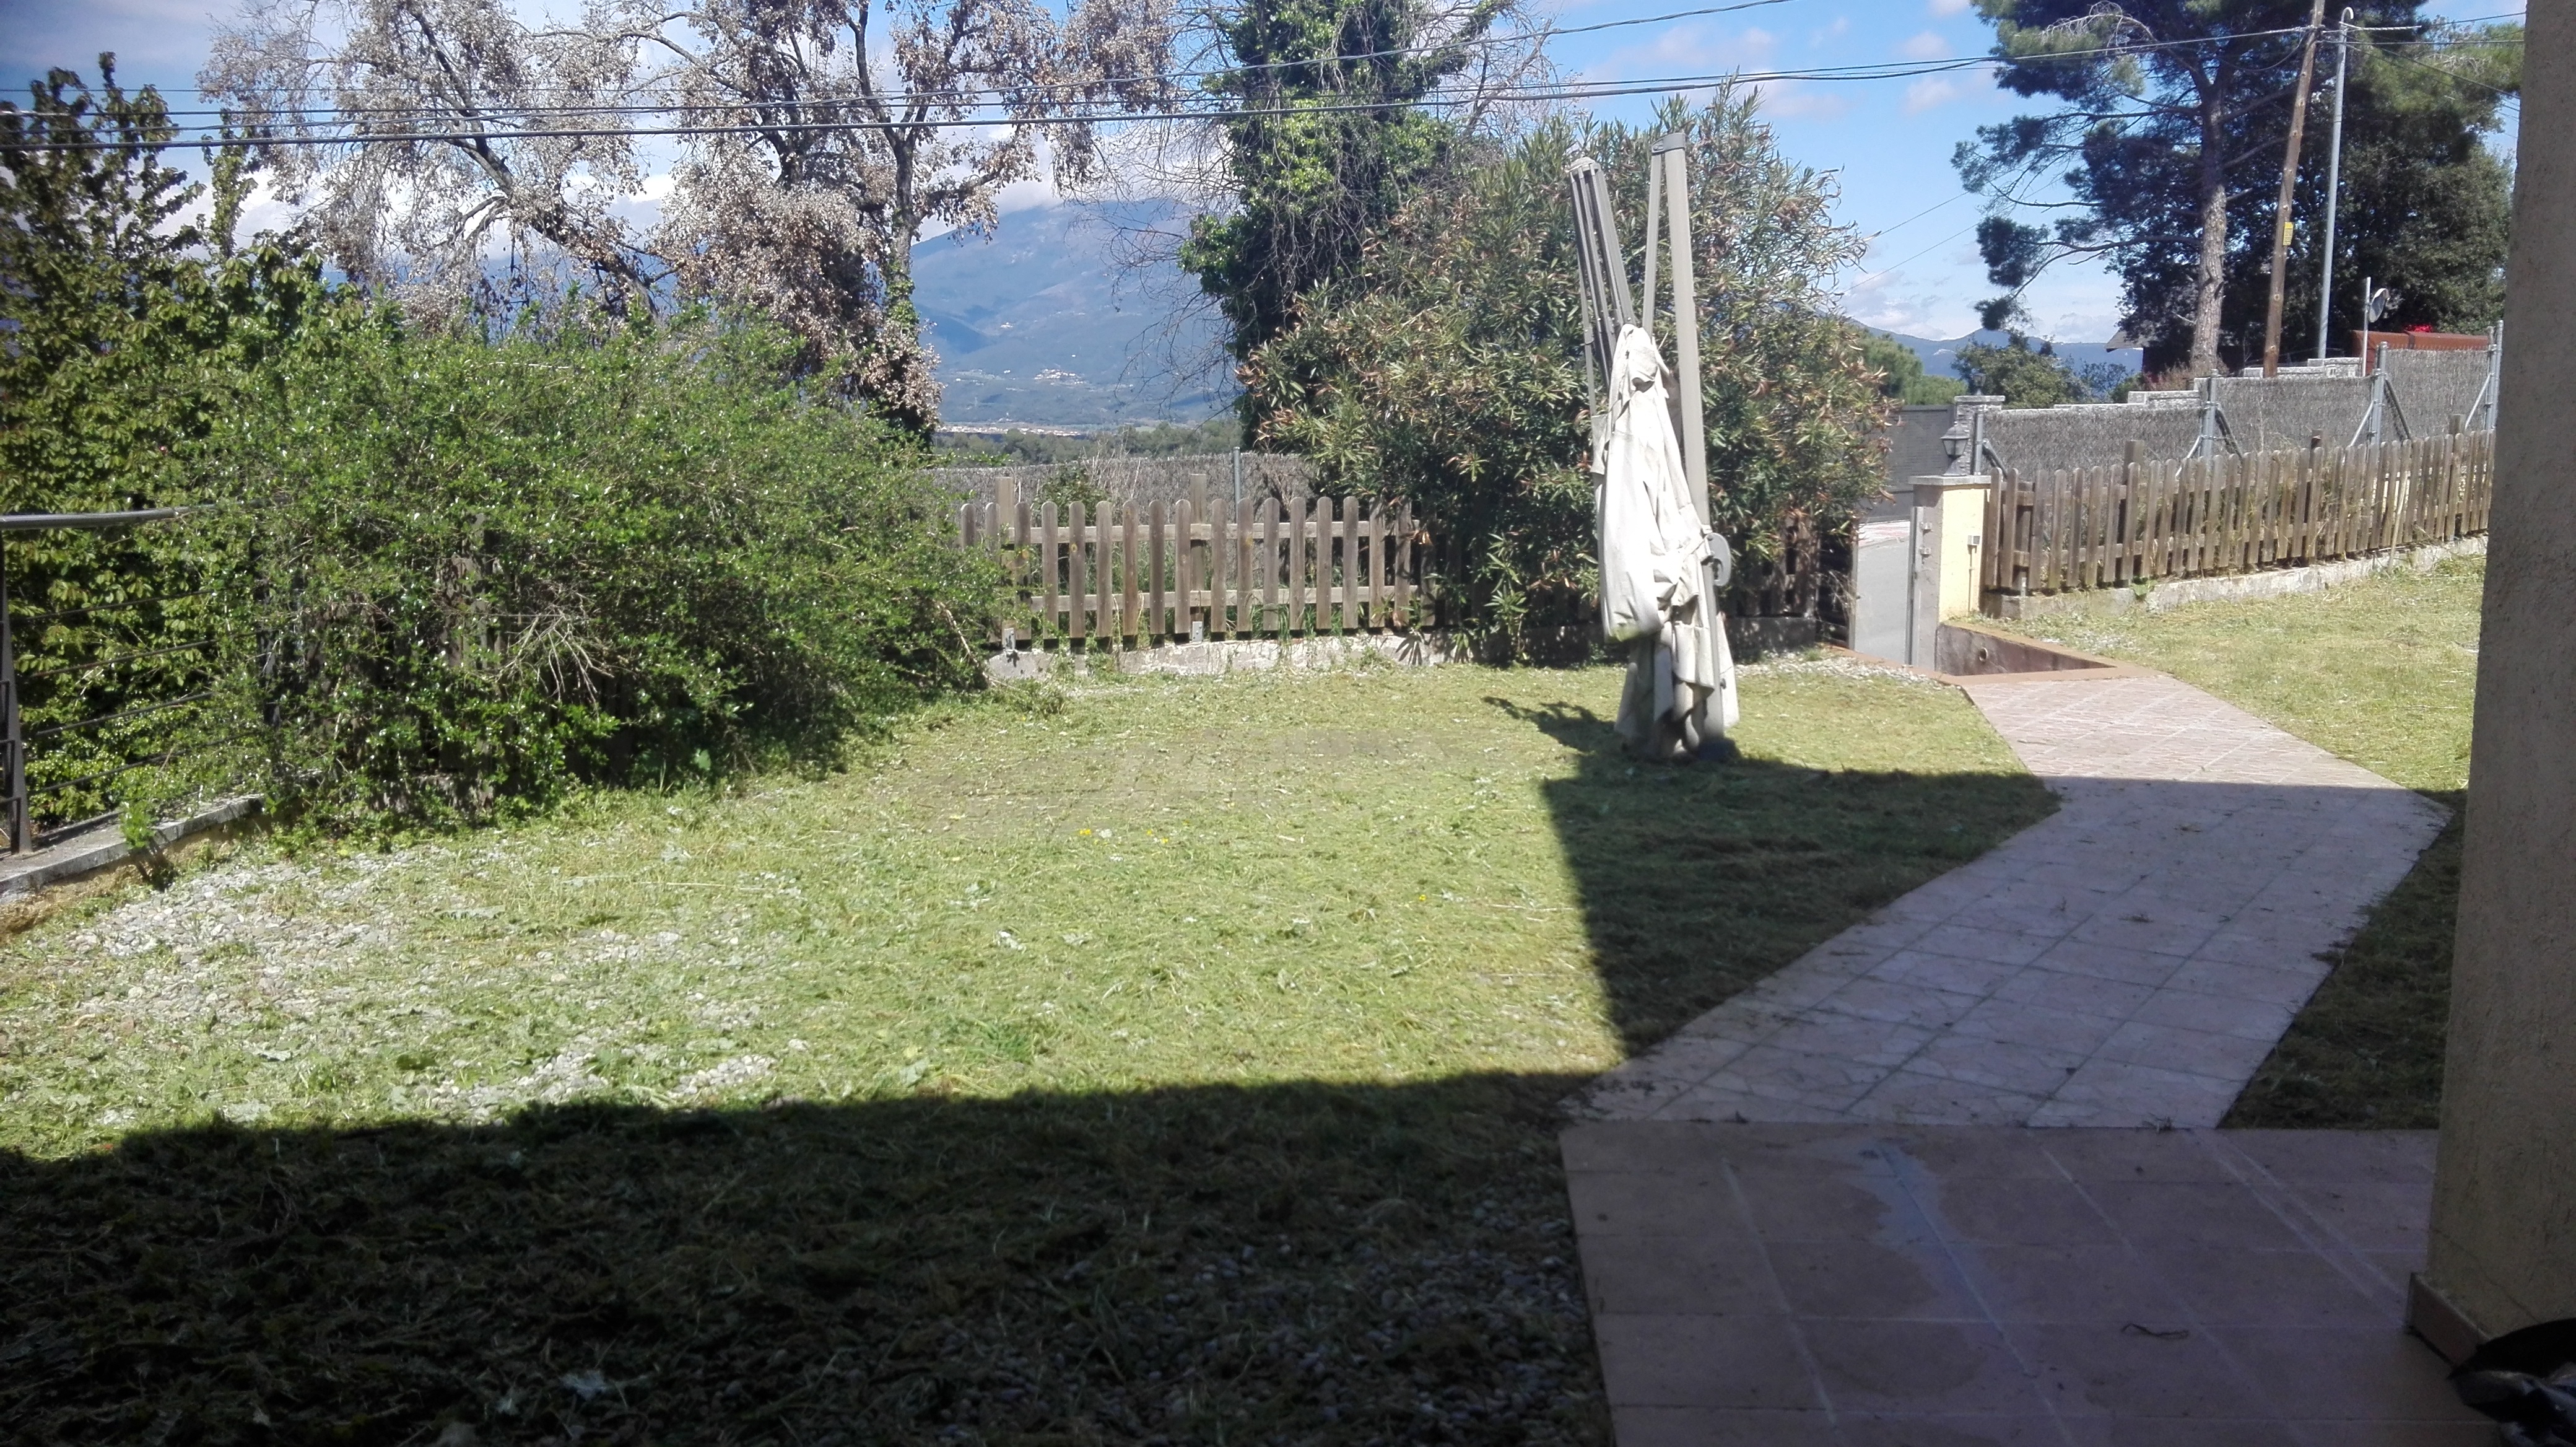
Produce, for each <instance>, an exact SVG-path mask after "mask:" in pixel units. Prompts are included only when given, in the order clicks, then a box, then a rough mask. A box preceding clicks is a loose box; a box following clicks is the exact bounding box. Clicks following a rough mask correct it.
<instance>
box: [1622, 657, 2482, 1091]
mask: <svg viewBox="0 0 2576 1447" xmlns="http://www.w3.org/2000/svg"><path fill="white" fill-rule="evenodd" d="M1968 691H1969V694H1970V696H1971V697H1973V698H1974V699H1975V700H1976V703H1977V706H1978V707H1979V708H1980V709H1982V710H1984V712H1985V714H1986V717H1987V718H1988V719H1989V720H1990V721H1991V722H1992V723H1993V724H1994V726H1995V727H1996V729H1997V730H1998V731H1999V732H2000V733H2002V735H2003V736H2004V738H2005V739H2006V740H2007V741H2009V742H2010V743H2011V745H2012V747H2013V750H2014V752H2016V753H2017V754H2019V755H2020V756H2021V759H2022V761H2023V762H2024V763H2025V764H2026V765H2028V766H2029V768H2030V770H2031V771H2032V772H2033V773H2035V774H2037V775H2039V776H2040V778H2042V779H2043V780H2045V781H2046V782H2047V784H2048V786H2049V788H2050V789H2051V790H2053V791H2054V792H2056V793H2057V794H2058V796H2059V798H2060V800H2061V804H2062V806H2061V808H2060V809H2059V811H2058V812H2057V813H2056V814H2055V815H2054V816H2052V817H2051V818H2049V819H2047V820H2045V821H2043V822H2041V823H2039V824H2037V825H2035V826H2033V827H2031V828H2030V829H2027V830H2025V831H2023V832H2022V833H2021V834H2019V835H2016V836H2015V837H2014V838H2012V839H2011V840H2009V841H2007V842H2006V843H2004V844H2003V845H2002V846H2001V847H1999V848H1997V849H1996V850H1994V851H1993V852H1992V853H1990V854H1988V855H1986V856H1985V857H1984V858H1982V859H1979V860H1978V861H1976V862H1975V863H1973V864H1970V865H1967V866H1965V867H1963V868H1960V869H1957V870H1953V871H1952V872H1950V873H1949V874H1946V875H1943V876H1942V877H1941V878H1939V879H1936V880H1934V881H1932V882H1931V883H1929V884H1926V885H1924V886H1923V887H1922V888H1920V889H1917V890H1915V891H1914V892H1913V893H1911V894H1908V895H1906V896H1905V897H1904V898H1902V899H1899V900H1897V901H1896V902H1895V903H1893V904H1891V905H1889V906H1887V907H1886V908H1885V909H1883V910H1881V911H1879V912H1878V913H1877V914H1876V915H1874V916H1872V917H1871V918H1870V919H1869V920H1868V921H1865V922H1864V923H1862V924H1860V925H1857V926H1855V927H1853V928H1851V929H1849V930H1846V931H1844V932H1843V933H1842V934H1840V935H1837V936H1835V937H1834V938H1833V939H1831V940H1829V941H1827V942H1826V943H1825V944H1823V945H1822V946H1820V947H1818V948H1817V949H1815V950H1813V951H1811V952H1810V953H1809V954H1807V955H1806V956H1805V957H1803V958H1801V959H1799V960H1798V961H1796V962H1795V963H1793V964H1791V965H1790V966H1789V967H1788V968H1786V969H1784V970H1782V971H1780V972H1779V973H1778V974H1775V975H1773V976H1772V977H1770V978H1769V979H1767V980H1765V981H1764V982H1763V983H1762V984H1760V985H1758V986H1756V987H1754V988H1753V989H1751V990H1748V991H1746V992H1745V993H1744V994H1742V995H1739V996H1737V997H1736V998H1734V999H1733V1000H1730V1001H1728V1002H1727V1003H1726V1004H1724V1005H1722V1006H1720V1007H1719V1008H1717V1009H1716V1010H1713V1011H1711V1012H1709V1013H1708V1014H1707V1015H1705V1016H1703V1017H1701V1018H1700V1019H1699V1020H1697V1021H1694V1022H1693V1023H1692V1024H1691V1025H1690V1026H1688V1027H1687V1028H1685V1029H1684V1030H1683V1031H1682V1032H1681V1033H1680V1034H1679V1035H1677V1036H1676V1037H1674V1038H1673V1039H1671V1040H1669V1041H1667V1042H1665V1043H1664V1044H1663V1045H1661V1046H1659V1047H1657V1048H1656V1049H1654V1050H1651V1051H1648V1052H1647V1053H1645V1054H1643V1055H1641V1056H1639V1057H1637V1058H1636V1059H1634V1060H1632V1061H1629V1062H1628V1063H1627V1064H1625V1065H1623V1066H1621V1067H1620V1068H1618V1069H1617V1070H1614V1071H1612V1072H1611V1073H1610V1074H1609V1075H1607V1076H1605V1077H1603V1078H1602V1080H1601V1081H1600V1082H1599V1083H1598V1084H1597V1085H1596V1086H1595V1087H1594V1088H1593V1089H1592V1090H1591V1091H1590V1093H1589V1094H1588V1096H1587V1097H1586V1101H1585V1104H1586V1106H1587V1113H1589V1114H1591V1115H1593V1116H1595V1117H1597V1118H1607V1119H1630V1120H1637V1119H1656V1120H1699V1121H1809V1122H1832V1121H1889V1122H1917V1123H1948V1124H1996V1125H2007V1124H2026V1125H2100V1126H2135V1125H2140V1124H2156V1125H2174V1126H2211V1125H2216V1124H2217V1123H2218V1120H2219V1118H2220V1117H2221V1116H2223V1115H2224V1114H2225V1113H2226V1111H2227V1108H2228V1106H2229V1104H2230V1103H2231V1102H2233V1101H2234V1100H2235V1098H2236V1094H2237V1092H2238V1091H2239V1090H2241V1089H2242V1088H2243V1086H2244V1084H2245V1082H2246V1081H2247V1080H2248V1079H2249V1078H2251V1077H2252V1075H2253V1073H2254V1071H2255V1069H2256V1068H2257V1067H2258V1066H2260V1065H2261V1064H2262V1062H2263V1058H2264V1056H2265V1055H2267V1054H2268V1053H2269V1052H2270V1050H2271V1047H2272V1045H2273V1042H2275V1041H2276V1040H2278V1039H2279V1038H2280V1035H2281V1032H2282V1031H2283V1030H2284V1029H2286V1028H2287V1027H2288V1025H2289V1023H2290V1020H2291V1017H2292V1016H2293V1015H2295V1014H2296V1013H2297V1011H2298V1008H2299V1006H2300V1005H2301V1004H2302V1003H2304V1002H2305V1001H2306V999H2307V997H2308V995H2309V993H2310V992H2311V991H2313V990H2314V989H2315V988H2316V986H2317V982H2318V981H2319V980H2321V979H2322V978H2323V977H2324V975H2325V971H2326V966H2325V965H2324V964H2323V963H2322V962H2321V961H2319V960H2318V959H2317V954H2318V952H2320V951H2322V950H2325V949H2328V948H2330V947H2331V946H2333V945H2335V944H2337V943H2338V942H2340V941H2341V940H2343V939H2344V938H2345V937H2346V936H2348V935H2349V934H2350V933H2351V932H2352V930H2353V929H2354V928H2355V927H2356V926H2358V925H2359V924H2360V922H2361V920H2362V917H2363V914H2364V912H2365V911H2366V910H2367V909H2368V907H2369V906H2370V905H2371V903H2372V902H2374V901H2375V900H2377V899H2378V898H2379V897H2380V896H2381V895H2382V894H2385V893H2386V892H2387V891H2388V890H2389V889H2390V888H2391V887H2393V886H2394V885H2395V884H2396V883H2397V882H2398V881H2399V880H2401V879H2403V878H2404V877H2405V875H2406V872H2407V871H2408V870H2409V869H2410V868H2411V867H2413V864H2414V860H2415V856H2416V855H2417V854H2419V853H2420V852H2422V850H2423V848H2424V846H2425V845H2426V844H2428V843H2430V842H2432V839H2433V836H2434V835H2435V834H2436V833H2438V832H2440V830H2441V827H2442V824H2443V812H2442V810H2441V808H2440V807H2439V806H2438V805H2435V804H2433V803H2431V802H2430V801H2428V800H2426V799H2424V798H2423V797H2422V796H2420V795H2418V794H2416V793H2414V792H2413V791H2411V790H2407V789H2401V788H2398V787H2397V786H2396V785H2393V784H2391V783H2389V782H2388V781H2387V780H2385V779H2382V778H2380V777H2379V776H2377V775H2375V774H2372V773H2370V772H2369V771H2367V770H2365V769H2361V768H2359V767H2356V766H2354V765H2352V764H2348V763H2345V762H2343V761H2342V760H2340V759H2337V758H2336V757H2334V756H2333V755H2331V754H2328V753H2326V752H2325V751H2324V750H2322V749H2319V748H2316V747H2315V746H2313V745H2311V744H2307V743H2304V742H2302V741H2300V740H2298V739H2296V738H2293V737H2291V736H2290V735H2289V734H2286V733H2283V732H2282V731H2281V730H2279V729H2277V728H2274V727H2272V726H2271V725H2269V724H2267V723H2264V722H2263V721H2261V720H2260V719H2257V718H2255V717H2253V716H2252V715H2250V714H2248V713H2246V712H2244V711H2243V710H2241V709H2237V708H2234V707H2232V706H2230V705H2228V704H2225V703H2222V702H2220V701H2219V700H2217V699H2215V698H2212V697H2210V696H2209V695H2208V694H2206V693H2203V692H2201V691H2200V690H2198V689H2196V688H2193V687H2191V686H2190V685H2188V684H2184V683H2181V682H2179V681H2177V680H2174V679H2171V678H2166V677H2163V676H2160V675H2151V676H2145V677H2124V678H2112V679H2099V680H2090V681H2086V680H2081V679H2069V678H2067V677H2065V676H2064V675H2057V676H2053V677H2049V678H2046V679H2016V680H2013V681H2009V682H2005V681H1992V682H1976V683H1972V684H1970V685H1969V687H1968Z"/></svg>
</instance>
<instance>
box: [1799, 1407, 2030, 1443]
mask: <svg viewBox="0 0 2576 1447" xmlns="http://www.w3.org/2000/svg"><path fill="white" fill-rule="evenodd" d="M1842 1441H1843V1443H1844V1447H2065V1443H2066V1435H2065V1430H2064V1428H2063V1427H2061V1426H2060V1425H2059V1423H2058V1421H2057V1419H2056V1418H2054V1417H2047V1416H2035V1415H2034V1416H2016V1417H1996V1416H1982V1415H1980V1416H1971V1415H1962V1414H1957V1413H1940V1414H1934V1413H1922V1414H1917V1413H1904V1414H1892V1413H1891V1414H1876V1413H1873V1414H1870V1415H1867V1416H1862V1415H1857V1414H1845V1415H1844V1416H1843V1417H1842Z"/></svg>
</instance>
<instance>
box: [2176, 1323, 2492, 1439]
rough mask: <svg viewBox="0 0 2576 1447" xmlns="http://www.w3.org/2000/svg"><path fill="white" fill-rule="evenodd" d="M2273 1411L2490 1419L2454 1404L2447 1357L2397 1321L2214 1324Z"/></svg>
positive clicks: (2311, 1416) (2307, 1416)
mask: <svg viewBox="0 0 2576 1447" xmlns="http://www.w3.org/2000/svg"><path fill="white" fill-rule="evenodd" d="M2210 1336H2211V1337H2212V1338H2214V1339H2215V1340H2216V1341H2217V1342H2218V1344H2219V1345H2220V1346H2221V1347H2222V1348H2224V1349H2225V1350H2226V1351H2227V1353H2228V1354H2229V1355H2230V1356H2233V1357H2234V1358H2236V1360H2237V1361H2238V1362H2239V1363H2241V1364H2243V1365H2244V1366H2245V1368H2246V1369H2247V1370H2248V1372H2249V1373H2250V1374H2251V1375H2252V1376H2253V1378H2254V1380H2255V1381H2257V1382H2259V1383H2261V1384H2262V1386H2263V1391H2264V1393H2265V1395H2266V1396H2268V1397H2269V1398H2270V1399H2271V1401H2272V1405H2273V1408H2274V1410H2276V1411H2278V1412H2279V1413H2280V1414H2281V1415H2282V1416H2284V1417H2288V1418H2290V1419H2292V1420H2295V1421H2303V1422H2332V1421H2340V1422H2345V1423H2355V1422H2364V1421H2374V1420H2388V1419H2392V1418H2393V1419H2396V1420H2399V1421H2409V1422H2422V1423H2440V1424H2449V1425H2479V1426H2484V1427H2485V1428H2486V1430H2487V1431H2488V1432H2489V1433H2492V1432H2494V1430H2495V1428H2494V1426H2493V1424H2491V1423H2489V1422H2488V1421H2487V1419H2486V1418H2484V1417H2481V1416H2479V1415H2478V1414H2477V1413H2476V1412H2473V1411H2471V1410H2470V1409H2468V1408H2467V1407H2465V1406H2462V1405H2461V1404H2460V1399H2459V1395H2458V1394H2457V1393H2455V1392H2453V1391H2452V1390H2451V1384H2450V1382H2449V1380H2448V1377H2449V1373H2450V1363H2448V1362H2445V1361H2443V1360H2442V1358H2441V1356H2440V1355H2439V1354H2438V1353H2436V1352H2435V1351H2434V1350H2433V1349H2432V1348H2431V1347H2429V1346H2426V1345H2425V1344H2424V1342H2423V1340H2422V1339H2421V1338H2419V1337H2416V1336H2415V1335H2413V1334H2412V1333H2410V1332H2408V1331H2406V1330H2405V1329H2404V1328H2403V1327H2401V1326H2398V1325H2395V1324H2388V1323H2383V1324H2380V1325H2377V1326H2367V1327H2334V1328H2313V1327H2311V1328H2296V1327H2213V1328H2211V1330H2210Z"/></svg>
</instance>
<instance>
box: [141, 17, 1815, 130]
mask: <svg viewBox="0 0 2576 1447" xmlns="http://www.w3.org/2000/svg"><path fill="white" fill-rule="evenodd" d="M1788 3H1789V0H1736V3H1734V4H1730V5H1707V6H1702V7H1700V8H1698V9H1695V10H1674V11H1670V12H1668V13H1665V14H1662V15H1640V16H1637V17H1635V18H1633V19H1628V20H1604V21H1601V22H1599V23H1597V24H1593V25H1573V26H1566V27H1563V28H1558V29H1541V30H1536V31H1528V30H1516V31H1512V32H1510V33H1508V34H1503V35H1479V36H1470V37H1468V38H1465V39H1461V40H1443V41H1437V42H1434V43H1432V44H1429V45H1411V46H1402V47H1398V48H1396V49H1392V50H1369V51H1358V52H1354V53H1351V54H1348V55H1327V56H1314V57H1311V58H1308V59H1305V60H1267V61H1256V62H1253V63H1251V64H1244V65H1227V66H1216V67H1213V68H1210V69H1206V70H1173V71H1152V72H1147V73H1144V74H1139V75H1113V76H1101V77H1098V78H1096V79H1086V80H1077V81H1059V82H1055V83H1053V84H1035V85H1032V86H1028V87H1005V86H974V87H967V88H965V89H962V90H945V91H890V92H885V93H881V94H875V95H869V96H858V95H849V94H841V95H835V94H833V93H829V92H827V93H825V94H823V95H821V96H817V97H813V98H810V99H808V100H803V101H798V102H790V103H791V104H825V103H829V102H830V101H832V100H835V99H851V100H874V101H878V102H892V101H913V100H950V101H953V100H956V99H958V98H960V97H966V96H977V95H998V94H1003V93H1005V92H1007V91H1011V90H1018V89H1034V90H1057V91H1062V90H1071V89H1077V88H1081V89H1088V88H1092V87H1097V86H1105V85H1134V84H1140V83H1145V82H1155V81H1159V82H1163V83H1167V84H1168V83H1171V82H1175V81H1186V80H1207V79H1212V78H1221V77H1227V76H1238V75H1244V74H1248V73H1252V72H1257V71H1270V70H1294V69H1297V68H1298V67H1301V66H1328V65H1347V64H1350V63H1352V62H1355V61H1363V60H1388V59H1394V58H1398V57H1402V56H1408V55H1434V54H1439V53H1441V52H1444V51H1458V50H1464V49H1467V48H1469V47H1472V46H1481V45H1510V44H1514V43H1516V42H1539V43H1544V42H1546V41H1548V40H1552V39H1554V38H1556V37H1557V36H1560V35H1589V34H1591V33H1593V32H1595V31H1600V30H1618V29H1621V28H1624V27H1627V26H1635V25H1660V24H1663V23H1664V22H1666V21H1672V20H1692V19H1697V18H1700V17H1702V16H1708V15H1728V14H1733V13H1734V12H1736V11H1739V10H1759V9H1762V8H1764V7H1765V6H1771V5H1785V4H1788ZM194 93H195V94H197V95H200V96H203V95H210V94H215V93H216V92H211V91H208V90H206V89H204V88H203V87H197V88H195V90H194ZM772 104H778V102H766V101H744V102H711V103H702V104H691V103H686V102H677V103H659V104H655V105H651V106H567V107H561V108H560V109H561V110H563V111H565V112H568V113H570V112H580V113H617V112H629V111H633V112H643V113H651V112H657V111H663V110H733V109H748V108H752V107H755V106H762V105H772ZM318 109H320V108H319V107H311V106H304V107H296V108H295V110H296V111H297V112H299V113H300V112H304V111H311V110H318ZM503 109H506V110H510V111H512V112H513V113H517V112H518V111H520V110H521V109H522V108H520V107H504V108H503ZM546 109H556V108H546ZM408 110H409V108H403V107H392V106H370V107H362V108H355V109H354V110H339V111H336V112H335V113H336V114H340V115H348V114H352V113H355V114H391V115H399V114H406V113H408ZM165 114H168V115H173V116H229V115H231V114H233V112H230V111H224V110H180V111H168V112H165Z"/></svg>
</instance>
